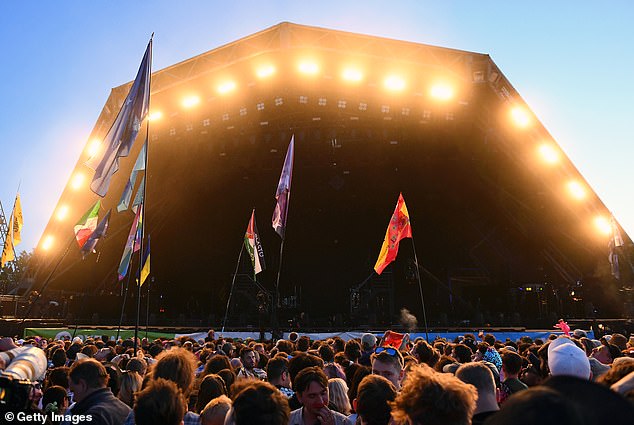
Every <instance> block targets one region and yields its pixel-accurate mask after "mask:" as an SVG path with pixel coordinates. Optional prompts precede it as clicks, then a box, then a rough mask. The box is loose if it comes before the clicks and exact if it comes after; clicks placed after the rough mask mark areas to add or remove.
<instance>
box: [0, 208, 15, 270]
mask: <svg viewBox="0 0 634 425" xmlns="http://www.w3.org/2000/svg"><path fill="white" fill-rule="evenodd" d="M12 224H13V213H11V218H10V219H9V227H8V231H7V237H6V239H5V240H4V246H3V247H2V257H1V258H0V268H2V267H4V265H5V264H7V263H8V262H9V261H13V260H15V249H14V247H13V226H12Z"/></svg>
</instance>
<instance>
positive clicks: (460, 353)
mask: <svg viewBox="0 0 634 425" xmlns="http://www.w3.org/2000/svg"><path fill="white" fill-rule="evenodd" d="M472 355H473V351H472V350H471V348H469V346H468V345H466V344H464V343H461V344H456V345H454V346H453V347H452V349H451V357H453V358H454V359H455V362H453V363H450V364H448V365H446V366H444V367H443V368H442V371H443V372H445V373H456V370H458V368H459V367H460V366H461V365H463V364H465V363H469V362H470V361H471V356H472Z"/></svg>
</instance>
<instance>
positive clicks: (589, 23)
mask: <svg viewBox="0 0 634 425" xmlns="http://www.w3.org/2000/svg"><path fill="white" fill-rule="evenodd" d="M282 21H290V22H294V23H298V24H305V25H315V26H321V27H325V28H331V29H339V30H344V31H352V32H359V33H365V34H370V35H378V36H384V37H389V38H395V39H401V40H408V41H414V42H419V43H425V44H433V45H438V46H442V47H451V48H456V49H461V50H470V51H475V52H479V53H488V54H490V55H491V57H492V59H493V60H494V61H495V62H496V63H497V65H498V66H499V67H500V69H501V70H502V72H503V73H504V74H505V75H506V77H507V78H508V79H509V81H510V82H511V84H513V86H514V87H515V88H516V89H517V90H518V92H519V93H520V95H521V96H522V97H523V98H524V99H525V100H526V101H527V103H528V105H529V106H530V107H531V108H532V110H533V111H534V112H535V113H536V115H537V117H538V118H539V120H540V121H541V122H542V123H543V124H544V125H545V126H546V128H547V129H548V130H549V131H550V133H551V134H552V135H553V136H554V138H555V140H556V141H557V142H558V143H559V145H560V146H561V147H562V148H563V150H564V151H565V152H566V154H567V155H568V156H569V157H570V158H571V159H572V161H573V162H574V164H575V165H576V166H577V168H578V169H579V170H580V171H581V173H582V174H583V175H584V177H585V178H586V179H587V181H588V182H589V183H590V185H591V186H592V188H593V189H594V190H595V191H596V192H597V193H598V194H599V196H600V197H601V199H602V200H603V201H604V202H605V204H606V205H607V207H608V208H609V209H610V210H612V212H613V213H614V215H615V217H616V218H617V219H618V220H619V222H620V223H621V224H622V225H623V226H624V227H625V229H626V230H627V231H628V233H629V234H630V235H634V189H633V188H632V184H633V183H634V163H633V161H632V159H633V157H634V130H633V129H632V123H633V122H634V101H633V100H632V98H633V97H634V29H633V27H632V22H634V3H633V2H631V1H626V0H623V1H610V2H605V3H601V4H599V3H597V2H589V1H588V2H578V1H575V2H573V1H556V2H553V1H541V0H540V1H537V0H534V1H530V2H528V1H526V2H519V1H515V2H513V1H501V0H500V1H480V2H476V1H466V0H465V1H448V2H439V1H423V0H418V1H392V2H387V1H368V0H366V1H358V2H353V1H345V0H339V1H330V0H328V1H318V2H316V1H315V2H313V1H266V2H265V1H237V0H236V1H231V2H229V1H222V2H216V1H200V0H198V1H193V0H192V1H186V0H183V1H174V0H171V1H168V0H161V1H121V0H118V1H114V0H110V1H99V0H91V1H54V2H53V1H46V2H45V1H18V0H6V1H2V2H1V3H0V43H1V46H2V48H1V49H0V53H1V54H2V64H1V65H0V95H1V97H2V103H3V105H2V109H1V113H0V152H2V153H1V158H2V162H1V163H0V164H1V165H0V200H1V201H2V203H3V206H4V208H5V213H6V214H7V215H8V214H10V209H11V206H12V204H13V198H14V196H15V191H16V189H17V186H18V184H21V190H20V192H21V196H22V203H23V209H24V218H25V228H24V231H23V237H24V238H23V243H22V244H21V245H20V246H19V247H18V249H19V250H23V249H31V248H33V247H35V245H36V244H37V242H38V240H39V238H40V236H41V234H42V231H43V229H44V226H45V225H46V223H47V221H48V219H49V217H50V216H51V214H52V212H53V209H54V207H55V205H56V203H57V200H58V198H59V196H60V194H61V193H62V189H63V187H64V185H65V184H66V182H67V180H68V178H69V176H70V174H71V171H72V169H73V167H74V165H75V162H76V161H77V158H78V157H79V154H80V152H81V150H82V149H83V147H84V145H85V143H86V140H87V138H88V136H89V133H90V131H91V129H92V127H93V125H94V123H95V121H96V119H97V117H98V115H99V113H100V111H101V109H102V107H103V104H104V103H105V101H106V99H107V98H108V95H109V92H110V89H111V88H112V87H116V86H119V85H120V84H123V83H126V82H128V81H130V80H132V79H133V78H134V75H135V73H136V70H137V68H138V65H139V62H140V60H141V56H142V54H143V51H144V49H145V46H146V43H147V41H148V39H149V36H150V34H151V33H152V32H155V33H156V34H155V38H154V41H155V43H154V65H153V69H154V70H159V69H162V68H164V67H166V66H168V65H171V64H174V63H176V62H179V61H182V60H185V59H188V58H190V57H192V56H194V55H197V54H200V53H203V52H206V51H208V50H211V49H213V48H215V47H218V46H220V45H222V44H225V43H228V42H231V41H233V40H236V39H238V38H241V37H243V36H246V35H249V34H252V33H254V32H257V31H259V30H262V29H264V28H267V27H269V26H272V25H275V24H277V23H279V22H282Z"/></svg>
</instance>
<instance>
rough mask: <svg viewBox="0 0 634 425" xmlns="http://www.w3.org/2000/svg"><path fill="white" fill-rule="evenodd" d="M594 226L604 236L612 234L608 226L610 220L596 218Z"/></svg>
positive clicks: (601, 217) (600, 217)
mask: <svg viewBox="0 0 634 425" xmlns="http://www.w3.org/2000/svg"><path fill="white" fill-rule="evenodd" d="M594 225H595V226H596V228H597V230H598V231H599V232H600V233H601V234H602V235H605V236H610V234H611V233H612V226H610V220H608V219H607V218H605V217H603V216H597V217H595V218H594Z"/></svg>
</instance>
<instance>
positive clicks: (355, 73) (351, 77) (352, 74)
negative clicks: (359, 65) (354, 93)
mask: <svg viewBox="0 0 634 425" xmlns="http://www.w3.org/2000/svg"><path fill="white" fill-rule="evenodd" d="M341 77H342V78H343V79H344V80H346V81H349V82H351V83H358V82H359V81H361V80H363V73H362V72H361V71H359V70H358V69H356V68H346V69H344V70H343V72H342V73H341Z"/></svg>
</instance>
